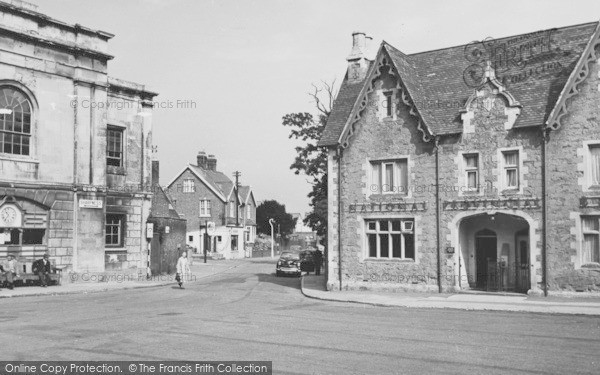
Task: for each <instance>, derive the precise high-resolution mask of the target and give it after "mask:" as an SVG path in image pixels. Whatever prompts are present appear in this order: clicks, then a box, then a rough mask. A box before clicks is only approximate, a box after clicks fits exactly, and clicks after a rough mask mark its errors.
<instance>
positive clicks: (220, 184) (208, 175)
mask: <svg viewBox="0 0 600 375" xmlns="http://www.w3.org/2000/svg"><path fill="white" fill-rule="evenodd" d="M188 167H189V168H190V169H191V170H192V172H194V173H196V174H197V175H198V176H202V178H203V179H204V180H205V181H206V183H207V184H209V185H210V186H209V187H210V188H212V189H213V190H215V191H217V192H219V193H220V194H221V195H222V196H224V197H227V195H229V192H230V191H231V187H232V186H233V183H232V182H231V180H229V178H227V176H225V175H224V174H223V173H221V172H217V171H211V170H207V169H204V168H201V167H198V166H197V165H193V164H190V165H189V166H188Z"/></svg>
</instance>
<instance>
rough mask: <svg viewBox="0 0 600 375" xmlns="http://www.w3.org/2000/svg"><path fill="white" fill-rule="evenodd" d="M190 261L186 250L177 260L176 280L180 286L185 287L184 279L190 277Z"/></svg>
mask: <svg viewBox="0 0 600 375" xmlns="http://www.w3.org/2000/svg"><path fill="white" fill-rule="evenodd" d="M190 273H191V271H190V263H189V261H188V258H187V253H186V252H185V251H184V252H183V253H181V256H180V257H179V259H178V260H177V275H176V276H175V280H177V283H178V284H179V287H180V288H182V289H183V280H185V279H186V278H189V277H190Z"/></svg>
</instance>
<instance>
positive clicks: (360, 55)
mask: <svg viewBox="0 0 600 375" xmlns="http://www.w3.org/2000/svg"><path fill="white" fill-rule="evenodd" d="M368 38H369V39H370V40H372V39H373V38H371V37H368ZM346 60H347V61H348V81H349V82H350V83H356V82H360V81H362V80H363V79H364V78H365V76H366V74H367V70H368V69H369V60H368V59H367V36H366V34H365V33H363V32H361V31H355V32H353V33H352V51H350V55H349V56H348V57H347V58H346Z"/></svg>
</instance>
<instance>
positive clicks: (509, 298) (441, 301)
mask: <svg viewBox="0 0 600 375" xmlns="http://www.w3.org/2000/svg"><path fill="white" fill-rule="evenodd" d="M325 284H326V282H325V277H324V276H323V275H321V276H315V275H306V276H303V277H302V282H301V288H302V294H304V295H305V296H306V297H310V298H315V299H319V300H326V301H336V302H350V303H359V304H366V305H373V306H390V307H414V308H433V309H459V310H490V311H518V312H530V313H545V314H569V315H596V316H600V296H588V297H582V296H574V297H565V296H550V297H538V296H527V295H501V294H493V293H481V294H479V293H457V294H452V293H441V294H434V293H413V292H389V293H384V292H372V291H341V292H340V291H327V289H326V287H325Z"/></svg>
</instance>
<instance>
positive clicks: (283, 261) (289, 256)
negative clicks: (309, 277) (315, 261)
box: [275, 251, 302, 276]
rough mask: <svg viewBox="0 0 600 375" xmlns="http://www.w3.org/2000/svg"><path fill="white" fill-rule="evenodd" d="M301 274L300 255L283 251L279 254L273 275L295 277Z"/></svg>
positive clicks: (295, 252)
mask: <svg viewBox="0 0 600 375" xmlns="http://www.w3.org/2000/svg"><path fill="white" fill-rule="evenodd" d="M301 274H302V261H301V259H300V253H299V252H297V251H284V252H283V253H281V256H280V257H279V260H278V261H277V267H276V269H275V275H276V276H281V275H296V276H300V275H301Z"/></svg>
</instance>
